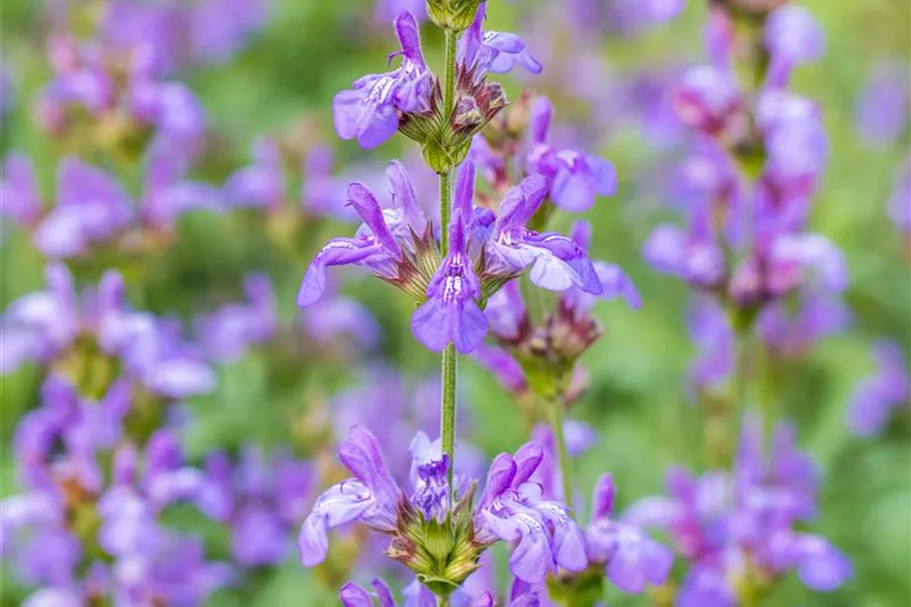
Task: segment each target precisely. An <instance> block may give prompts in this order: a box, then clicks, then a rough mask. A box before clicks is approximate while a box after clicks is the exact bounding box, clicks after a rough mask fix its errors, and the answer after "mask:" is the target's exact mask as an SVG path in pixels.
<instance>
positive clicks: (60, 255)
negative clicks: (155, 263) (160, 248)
mask: <svg viewBox="0 0 911 607" xmlns="http://www.w3.org/2000/svg"><path fill="white" fill-rule="evenodd" d="M188 168H189V167H188V163H187V162H185V161H183V160H182V159H181V158H180V157H175V156H173V155H170V154H166V153H165V152H164V150H161V151H160V152H156V151H154V150H153V152H152V156H151V157H150V158H149V159H148V162H147V165H146V179H145V183H144V188H143V192H142V195H141V197H140V199H139V200H138V201H136V202H134V201H133V200H131V198H130V196H128V195H127V193H126V191H125V190H124V188H123V186H122V185H121V184H120V182H119V181H118V180H117V179H115V178H114V177H113V176H111V175H110V174H109V173H107V172H106V171H104V170H102V169H100V168H97V167H95V166H92V165H90V164H88V163H86V162H84V161H82V160H80V159H79V158H77V157H74V156H69V157H66V158H64V159H63V160H61V161H60V163H59V165H58V167H57V187H56V196H55V198H54V200H53V203H52V204H49V205H43V204H42V200H41V192H40V190H39V187H38V182H37V176H36V175H35V171H34V169H33V168H32V164H31V161H30V160H29V159H28V158H27V157H25V156H23V155H21V154H18V153H11V154H9V155H8V156H6V158H5V159H4V161H3V176H2V179H0V193H2V195H3V209H2V212H0V216H2V217H5V218H8V219H9V220H11V221H13V222H14V223H16V224H17V225H19V226H20V227H22V228H23V229H26V230H28V231H29V232H30V233H31V235H32V241H33V242H34V244H35V246H36V248H37V249H38V250H39V251H40V252H41V253H42V254H43V255H45V256H46V257H48V258H50V259H67V258H72V257H78V256H84V255H86V254H88V253H90V252H91V251H92V250H93V249H96V248H101V247H113V248H116V249H117V250H119V251H122V252H124V253H126V254H135V253H137V252H143V251H144V250H145V249H146V248H151V247H155V246H157V245H158V244H159V243H161V242H167V241H168V240H169V239H170V238H172V232H173V229H174V224H175V222H176V221H177V219H178V218H179V217H180V216H182V215H183V214H184V213H188V212H191V211H194V210H198V209H208V210H218V209H219V208H220V196H219V193H218V190H217V189H216V188H214V187H212V186H209V185H206V184H202V183H198V182H193V181H188V180H186V179H185V176H186V172H187V170H188ZM137 202H138V205H137ZM137 206H138V212H137Z"/></svg>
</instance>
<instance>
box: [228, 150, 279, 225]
mask: <svg viewBox="0 0 911 607" xmlns="http://www.w3.org/2000/svg"><path fill="white" fill-rule="evenodd" d="M224 190H225V196H226V197H227V199H228V203H229V204H230V205H231V206H233V207H239V208H244V207H253V208H262V209H271V210H275V209H276V208H280V207H281V205H282V203H283V201H284V197H285V180H284V175H283V174H282V167H281V158H280V157H279V150H278V146H277V145H276V143H275V142H274V141H272V140H271V139H268V138H265V137H262V138H260V139H257V140H256V142H254V144H253V164H252V165H250V166H248V167H244V168H242V169H239V170H237V171H235V172H234V173H233V174H232V175H231V176H230V177H229V178H228V180H227V181H226V182H225V186H224Z"/></svg>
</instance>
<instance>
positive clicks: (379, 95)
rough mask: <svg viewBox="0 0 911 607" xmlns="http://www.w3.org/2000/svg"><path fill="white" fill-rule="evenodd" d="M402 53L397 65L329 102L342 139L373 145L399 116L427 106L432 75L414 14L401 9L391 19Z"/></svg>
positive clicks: (390, 133)
mask: <svg viewBox="0 0 911 607" xmlns="http://www.w3.org/2000/svg"><path fill="white" fill-rule="evenodd" d="M395 28H396V33H397V35H398V37H399V43H400V44H401V51H397V52H396V53H393V54H392V55H391V56H390V58H393V57H395V56H396V55H401V56H402V64H401V66H400V67H399V68H397V69H395V70H393V71H391V72H387V73H385V74H379V75H377V74H372V75H368V76H364V77H363V78H360V79H358V80H357V81H355V82H354V85H353V86H354V88H353V89H351V90H346V91H342V92H340V93H338V94H337V95H336V96H335V98H334V99H333V101H332V108H333V111H332V113H333V117H334V120H335V130H336V132H337V133H338V135H339V137H341V138H342V139H357V141H358V143H359V144H360V145H361V147H363V148H365V149H370V148H374V147H376V146H378V145H380V144H381V143H383V142H384V141H386V140H387V139H389V138H390V137H392V136H393V135H394V134H395V132H396V131H397V130H398V127H399V115H400V114H408V113H410V112H423V111H427V110H429V109H430V89H431V86H432V81H433V75H432V74H431V72H430V70H429V69H428V68H427V65H426V63H424V55H423V53H422V52H421V42H420V34H419V31H418V24H417V21H416V19H415V18H414V15H412V14H411V13H409V12H404V13H402V14H401V15H399V16H398V18H397V19H396V21H395Z"/></svg>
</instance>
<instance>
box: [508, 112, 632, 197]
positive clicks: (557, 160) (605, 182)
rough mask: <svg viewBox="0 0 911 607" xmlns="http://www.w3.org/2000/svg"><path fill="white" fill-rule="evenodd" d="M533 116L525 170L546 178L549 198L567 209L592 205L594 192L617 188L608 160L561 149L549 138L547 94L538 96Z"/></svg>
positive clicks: (604, 191)
mask: <svg viewBox="0 0 911 607" xmlns="http://www.w3.org/2000/svg"><path fill="white" fill-rule="evenodd" d="M531 112H532V117H531V131H530V136H531V149H530V151H529V154H528V158H527V163H528V165H527V167H526V171H527V172H528V173H530V174H540V175H543V176H544V177H545V178H546V179H547V187H548V189H549V195H550V198H551V199H552V200H553V201H554V203H555V204H556V205H557V206H559V207H561V208H564V209H566V210H567V211H573V212H582V211H586V210H588V209H590V208H591V206H592V205H593V204H594V203H595V196H596V195H600V196H610V195H612V194H613V193H614V192H615V191H616V189H617V174H616V171H615V170H614V167H613V165H611V164H610V163H609V162H608V161H606V160H603V159H601V158H598V157H597V156H590V155H587V154H584V153H582V152H578V151H576V150H560V149H557V148H555V147H554V146H552V145H550V144H549V143H548V142H547V139H548V131H549V130H550V123H551V114H552V113H553V108H552V106H551V103H550V100H549V99H548V98H547V97H544V96H541V97H538V98H536V99H535V101H534V103H533V105H532V109H531Z"/></svg>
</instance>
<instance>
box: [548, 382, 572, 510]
mask: <svg viewBox="0 0 911 607" xmlns="http://www.w3.org/2000/svg"><path fill="white" fill-rule="evenodd" d="M547 404H548V407H549V408H550V424H551V427H552V428H553V431H554V442H555V443H556V447H557V457H558V458H559V459H560V476H561V477H562V478H563V501H564V502H565V503H566V505H567V506H570V507H572V505H573V504H572V502H573V462H572V460H571V459H570V458H569V450H568V449H567V448H566V435H565V433H564V431H563V430H564V426H565V425H566V424H565V421H566V410H565V406H564V404H563V399H561V398H559V397H558V398H554V399H552V400H550V401H549V402H548V403H547Z"/></svg>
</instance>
